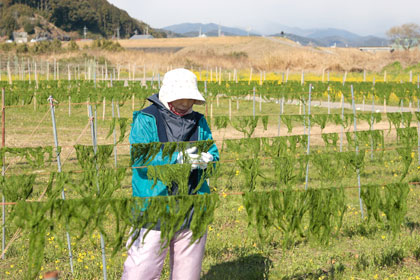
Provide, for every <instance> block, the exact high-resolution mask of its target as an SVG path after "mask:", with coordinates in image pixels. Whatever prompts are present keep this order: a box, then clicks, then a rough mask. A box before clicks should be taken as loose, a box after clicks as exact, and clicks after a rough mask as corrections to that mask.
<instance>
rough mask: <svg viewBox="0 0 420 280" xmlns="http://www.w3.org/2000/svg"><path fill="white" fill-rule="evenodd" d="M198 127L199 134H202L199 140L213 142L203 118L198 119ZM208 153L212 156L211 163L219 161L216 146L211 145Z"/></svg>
mask: <svg viewBox="0 0 420 280" xmlns="http://www.w3.org/2000/svg"><path fill="white" fill-rule="evenodd" d="M199 125H200V127H201V133H202V135H201V140H213V136H212V135H211V131H210V128H209V125H208V124H207V121H206V119H205V118H204V117H202V118H201V119H200V123H199ZM208 152H209V153H210V154H211V155H212V156H213V161H219V159H220V155H219V150H218V149H217V146H216V144H213V145H212V146H211V147H210V149H209V151H208Z"/></svg>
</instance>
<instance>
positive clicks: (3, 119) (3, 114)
mask: <svg viewBox="0 0 420 280" xmlns="http://www.w3.org/2000/svg"><path fill="white" fill-rule="evenodd" d="M4 103H5V102H4V88H2V89H1V147H2V148H4V147H5V146H6V125H5V124H6V108H5V104H4ZM2 162H3V165H2V170H1V171H2V172H1V175H2V176H4V172H5V166H4V164H5V158H4V156H3V158H2ZM2 202H3V205H2V238H1V252H2V259H3V260H4V259H5V251H4V250H5V249H4V247H5V245H6V209H5V204H4V202H5V197H4V195H2Z"/></svg>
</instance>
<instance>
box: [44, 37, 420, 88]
mask: <svg viewBox="0 0 420 280" xmlns="http://www.w3.org/2000/svg"><path fill="white" fill-rule="evenodd" d="M118 43H119V44H120V45H121V46H122V47H124V48H126V50H124V51H122V52H110V51H101V50H98V49H94V48H89V46H90V45H92V43H91V42H78V45H79V47H80V48H81V50H78V51H68V52H61V53H60V52H48V53H46V54H44V55H42V56H41V58H43V59H48V60H50V61H52V60H53V59H54V58H55V59H57V60H62V61H63V63H64V62H66V61H67V62H70V63H84V62H85V60H86V58H96V59H97V60H99V59H106V60H108V62H109V64H111V63H112V64H113V65H121V66H122V67H124V68H128V66H129V65H130V67H134V65H136V66H137V67H138V68H139V69H138V73H140V72H141V71H142V69H143V66H146V70H147V71H148V73H149V72H150V75H151V74H152V72H155V73H158V72H160V73H161V74H163V73H165V72H166V71H167V69H168V68H171V67H173V68H175V67H184V66H185V67H187V68H194V69H199V68H201V70H209V69H213V71H214V70H215V68H216V67H220V68H222V69H223V71H233V69H237V70H238V71H239V70H240V71H241V72H242V73H243V76H244V78H248V77H249V69H250V68H251V67H252V68H253V70H254V76H255V77H256V78H257V79H258V75H259V72H260V71H266V72H267V73H268V72H273V73H277V78H279V74H280V73H282V72H286V70H287V69H289V70H290V72H291V73H297V74H299V75H300V72H301V71H302V70H303V71H305V72H307V73H313V74H316V76H317V77H320V76H321V75H322V72H323V71H330V72H331V74H333V73H334V75H337V78H338V77H339V78H338V79H339V80H341V79H342V76H343V75H344V72H345V71H347V72H348V74H349V78H351V77H350V76H351V75H353V74H354V75H355V76H357V77H359V79H361V78H362V75H361V72H363V70H366V71H368V74H370V77H368V80H372V77H373V74H377V75H376V80H378V81H379V80H382V79H383V72H384V70H387V72H388V80H392V79H395V80H397V81H399V80H400V79H403V80H406V79H408V72H409V71H410V70H412V71H413V72H415V73H417V72H419V70H420V69H419V65H418V61H419V58H420V52H419V51H418V50H412V51H409V52H405V51H395V52H392V53H390V52H385V51H377V52H362V51H360V50H359V49H356V48H318V47H304V46H301V45H298V44H296V43H295V42H293V41H290V40H288V39H286V38H264V37H215V38H170V39H153V40H119V41H118ZM64 47H66V46H65V45H64ZM395 63H398V65H394V64H395ZM395 66H396V67H395ZM398 72H401V74H403V75H401V76H399V77H397V76H398V75H397V74H398ZM393 76H395V77H393ZM331 78H333V76H332V77H331ZM310 80H313V79H312V78H311V79H310Z"/></svg>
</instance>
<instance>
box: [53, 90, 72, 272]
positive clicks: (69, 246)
mask: <svg viewBox="0 0 420 280" xmlns="http://www.w3.org/2000/svg"><path fill="white" fill-rule="evenodd" d="M48 101H49V102H50V106H51V120H52V125H53V133H54V143H55V149H56V153H57V168H58V172H59V173H61V160H60V153H59V152H58V137H57V126H56V124H55V110H54V99H53V97H52V96H50V97H49V98H48ZM61 198H62V199H63V200H65V199H66V195H65V193H64V189H62V190H61ZM66 237H67V249H68V250H69V262H70V270H71V273H74V271H73V254H72V251H71V240H70V234H69V232H68V231H66Z"/></svg>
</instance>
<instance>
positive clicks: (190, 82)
mask: <svg viewBox="0 0 420 280" xmlns="http://www.w3.org/2000/svg"><path fill="white" fill-rule="evenodd" d="M178 99H193V100H195V103H194V104H199V105H201V104H204V103H205V102H206V100H205V99H204V97H203V95H201V93H200V92H199V91H198V88H197V77H196V76H195V74H194V73H193V72H191V71H189V70H187V69H183V68H178V69H174V70H171V71H169V72H167V73H166V74H165V76H164V77H163V81H162V87H161V88H160V90H159V100H160V101H161V102H162V103H163V104H164V105H165V106H166V107H167V108H168V103H169V102H172V101H175V100H178Z"/></svg>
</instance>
